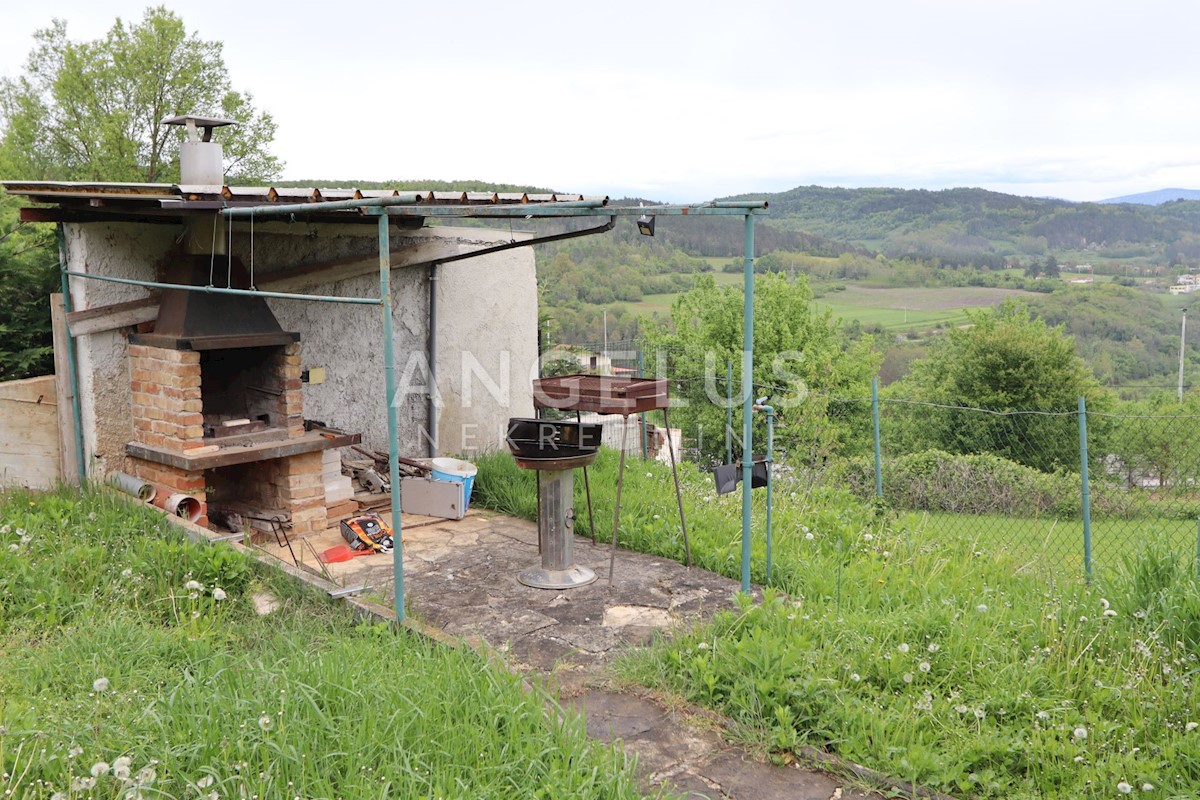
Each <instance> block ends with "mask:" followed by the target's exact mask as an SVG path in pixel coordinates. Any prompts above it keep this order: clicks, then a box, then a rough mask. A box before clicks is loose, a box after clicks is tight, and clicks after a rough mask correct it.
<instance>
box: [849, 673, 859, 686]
mask: <svg viewBox="0 0 1200 800" xmlns="http://www.w3.org/2000/svg"><path fill="white" fill-rule="evenodd" d="M850 680H852V681H854V682H855V683H858V682H859V681H861V680H862V676H861V675H859V674H858V673H857V672H851V673H850Z"/></svg>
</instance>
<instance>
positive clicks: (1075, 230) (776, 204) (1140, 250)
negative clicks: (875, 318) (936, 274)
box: [729, 186, 1200, 267]
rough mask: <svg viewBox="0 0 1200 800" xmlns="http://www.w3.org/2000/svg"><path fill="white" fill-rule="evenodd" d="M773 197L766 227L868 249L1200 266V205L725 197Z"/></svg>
mask: <svg viewBox="0 0 1200 800" xmlns="http://www.w3.org/2000/svg"><path fill="white" fill-rule="evenodd" d="M749 198H755V199H759V198H761V199H765V200H768V201H769V202H770V214H769V216H768V222H767V224H768V225H770V226H773V227H779V228H782V229H785V230H798V231H803V232H805V233H808V234H814V235H817V236H821V237H825V238H828V239H833V240H838V241H844V242H847V243H851V244H855V245H858V246H862V247H868V248H871V249H874V250H877V251H879V252H882V253H884V254H885V255H888V256H892V257H916V258H927V259H929V258H940V259H942V260H943V261H945V262H948V263H967V262H968V261H972V263H975V264H976V266H989V267H996V266H1001V265H1002V263H1001V262H1002V261H1003V260H1004V259H1005V258H1009V257H1012V258H1016V259H1022V258H1024V259H1028V258H1029V257H1037V256H1043V255H1045V254H1046V253H1048V252H1065V251H1091V252H1094V253H1096V254H1097V255H1098V256H1099V257H1112V258H1126V257H1129V256H1131V255H1140V256H1146V257H1154V258H1156V259H1161V260H1162V261H1164V262H1173V263H1181V264H1192V263H1200V202H1197V201H1185V200H1180V201H1175V202H1169V203H1164V204H1162V205H1158V206H1148V205H1137V204H1116V205H1105V204H1099V203H1072V202H1068V201H1065V200H1055V199H1048V198H1033V197H1017V196H1015V195H1008V194H1002V193H1000V192H990V191H986V190H984V189H945V190H942V191H929V190H924V189H888V188H873V189H841V188H828V187H822V186H801V187H797V188H795V189H791V190H788V191H786V192H779V193H777V194H753V195H741V196H738V197H735V198H729V199H749Z"/></svg>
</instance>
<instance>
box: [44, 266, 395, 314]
mask: <svg viewBox="0 0 1200 800" xmlns="http://www.w3.org/2000/svg"><path fill="white" fill-rule="evenodd" d="M66 274H67V275H68V276H70V277H72V278H87V279H88V280H92V281H106V282H108V283H123V284H125V285H126V286H142V287H144V288H146V289H176V290H178V291H181V292H204V293H205V294H234V295H242V296H246V297H275V298H279V299H280V300H315V301H316V302H318V303H349V304H350V305H359V306H377V305H379V300H378V299H377V298H374V297H338V296H337V295H329V294H293V293H292V292H264V291H262V290H261V289H226V288H223V287H220V286H185V285H183V284H179V283H160V282H158V281H140V280H137V279H135V278H114V277H112V276H110V275H92V274H91V273H88V272H72V271H69V270H68V271H67V273H66Z"/></svg>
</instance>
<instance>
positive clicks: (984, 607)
mask: <svg viewBox="0 0 1200 800" xmlns="http://www.w3.org/2000/svg"><path fill="white" fill-rule="evenodd" d="M975 610H976V611H978V612H979V613H980V614H984V613H986V612H987V604H986V603H980V604H979V605H977V606H975Z"/></svg>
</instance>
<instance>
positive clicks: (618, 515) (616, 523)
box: [608, 416, 629, 589]
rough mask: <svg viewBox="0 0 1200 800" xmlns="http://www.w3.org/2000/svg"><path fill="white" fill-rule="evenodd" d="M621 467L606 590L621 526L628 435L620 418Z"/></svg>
mask: <svg viewBox="0 0 1200 800" xmlns="http://www.w3.org/2000/svg"><path fill="white" fill-rule="evenodd" d="M621 419H622V423H623V424H622V425H621V467H620V469H619V470H618V471H617V503H616V508H614V509H613V537H612V549H611V550H610V551H609V553H608V588H610V589H611V588H612V585H613V567H615V566H616V563H617V528H619V527H620V526H621V488H622V487H623V486H624V485H625V439H626V437H627V436H628V435H629V417H627V416H626V417H622V418H621Z"/></svg>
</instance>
